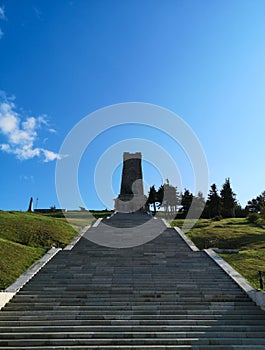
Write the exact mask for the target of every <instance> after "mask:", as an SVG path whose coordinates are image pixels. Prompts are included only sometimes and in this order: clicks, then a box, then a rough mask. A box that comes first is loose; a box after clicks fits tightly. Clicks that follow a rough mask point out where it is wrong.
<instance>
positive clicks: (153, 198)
mask: <svg viewBox="0 0 265 350" xmlns="http://www.w3.org/2000/svg"><path fill="white" fill-rule="evenodd" d="M156 202H157V192H156V189H155V186H151V187H150V190H149V193H148V199H147V204H148V205H150V204H153V209H154V215H155V214H156Z"/></svg>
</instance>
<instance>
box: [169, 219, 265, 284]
mask: <svg viewBox="0 0 265 350" xmlns="http://www.w3.org/2000/svg"><path fill="white" fill-rule="evenodd" d="M182 224H183V220H174V221H172V222H171V225H172V226H179V227H181V226H182ZM187 236H188V237H189V238H190V239H191V240H192V241H193V242H194V243H195V244H196V246H197V247H198V248H200V249H204V248H210V247H217V248H223V249H239V253H238V254H221V256H222V257H223V259H225V260H226V261H227V262H228V263H229V264H230V265H232V266H233V267H234V268H235V269H236V270H237V271H239V272H240V273H241V274H242V275H243V276H244V277H245V278H246V279H247V280H248V281H249V282H250V283H251V284H252V285H253V286H254V287H255V288H259V278H258V271H264V279H265V229H263V228H261V227H259V226H257V225H255V224H252V223H249V222H248V221H247V219H241V218H240V219H239V218H235V219H223V220H220V221H212V220H207V219H200V220H199V221H198V222H197V224H196V225H195V226H194V227H193V228H192V229H191V230H190V231H189V232H188V233H187Z"/></svg>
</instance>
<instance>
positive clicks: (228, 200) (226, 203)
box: [220, 178, 237, 218]
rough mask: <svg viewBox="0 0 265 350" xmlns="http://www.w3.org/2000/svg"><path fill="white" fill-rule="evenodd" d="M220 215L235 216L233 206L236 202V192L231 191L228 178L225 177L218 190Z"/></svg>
mask: <svg viewBox="0 0 265 350" xmlns="http://www.w3.org/2000/svg"><path fill="white" fill-rule="evenodd" d="M220 195H221V204H222V216H223V217H226V218H231V217H235V207H236V204H237V201H236V194H235V193H234V192H233V191H232V188H231V184H230V179H229V178H227V179H225V183H224V184H223V187H222V189H221V191H220Z"/></svg>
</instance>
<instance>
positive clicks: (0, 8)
mask: <svg viewBox="0 0 265 350" xmlns="http://www.w3.org/2000/svg"><path fill="white" fill-rule="evenodd" d="M0 19H6V15H5V9H4V7H3V6H0Z"/></svg>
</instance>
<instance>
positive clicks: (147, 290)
mask: <svg viewBox="0 0 265 350" xmlns="http://www.w3.org/2000/svg"><path fill="white" fill-rule="evenodd" d="M139 222H141V223H145V225H143V227H144V229H145V230H147V231H148V230H150V233H153V232H158V231H163V233H162V234H161V235H159V236H158V237H157V238H155V239H154V240H152V241H150V242H148V243H146V244H144V245H139V246H136V247H133V248H121V249H119V248H108V247H104V246H100V245H97V244H95V243H92V242H91V241H89V240H88V239H86V238H85V236H84V237H83V238H81V239H80V241H79V242H78V243H77V244H76V245H75V246H74V248H73V249H72V250H64V251H61V252H59V253H58V254H57V255H56V256H55V257H54V258H53V259H52V260H51V261H50V262H49V263H48V264H47V265H45V266H44V267H43V268H42V270H41V271H40V272H39V273H38V274H37V275H35V276H34V277H33V279H32V280H30V281H29V282H28V283H27V284H26V285H25V286H24V287H23V288H22V289H21V290H20V291H19V292H18V294H16V296H15V297H14V298H13V299H12V300H11V301H10V302H9V303H8V304H7V305H6V306H5V307H4V309H3V310H2V311H0V349H102V350H104V349H126V350H129V349H139V350H140V349H150V350H151V349H152V350H155V349H156V350H162V349H201V350H202V349H203V350H210V349H215V350H217V349H218V350H221V349H245V350H246V349H248V350H256V349H265V313H264V312H263V311H262V310H261V309H259V308H258V307H257V306H256V305H255V304H254V303H253V302H252V301H251V300H250V299H249V298H248V296H247V295H246V294H245V293H244V292H243V291H242V290H241V289H240V288H239V287H238V285H237V284H235V283H234V282H233V280H232V279H230V277H228V275H226V273H225V272H224V271H223V270H222V269H221V268H220V267H218V265H216V264H215V262H214V261H213V260H211V259H210V257H208V255H207V254H206V253H205V252H203V251H198V252H194V251H192V250H191V249H190V248H189V246H188V245H187V244H186V243H185V242H184V241H183V239H182V238H181V237H180V236H179V235H178V233H177V232H176V231H175V230H174V229H172V228H166V227H165V225H164V224H163V222H162V221H160V220H154V219H151V220H150V218H148V217H147V216H144V215H143V216H141V217H140V218H139V215H138V214H137V215H135V214H127V215H126V214H124V215H123V216H121V215H115V216H114V217H112V218H111V219H110V220H103V221H102V222H101V223H100V224H99V226H98V227H95V228H93V227H92V228H90V229H89V231H88V232H90V234H91V233H92V234H96V233H97V232H99V233H100V232H102V231H104V230H105V231H107V232H108V231H109V230H112V233H113V234H115V230H116V227H117V226H118V227H119V234H121V233H120V229H122V228H123V229H124V232H125V233H126V230H128V228H130V229H133V227H134V225H136V226H135V227H136V229H140V228H141V225H139ZM105 224H107V225H105Z"/></svg>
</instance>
